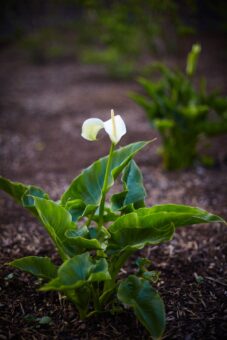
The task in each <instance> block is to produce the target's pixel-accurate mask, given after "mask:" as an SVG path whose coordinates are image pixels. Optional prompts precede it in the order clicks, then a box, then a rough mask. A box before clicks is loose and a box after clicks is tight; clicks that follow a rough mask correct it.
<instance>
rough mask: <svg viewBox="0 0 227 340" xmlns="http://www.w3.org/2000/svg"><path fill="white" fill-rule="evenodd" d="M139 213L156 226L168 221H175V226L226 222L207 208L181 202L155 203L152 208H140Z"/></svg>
mask: <svg viewBox="0 0 227 340" xmlns="http://www.w3.org/2000/svg"><path fill="white" fill-rule="evenodd" d="M137 213H138V216H140V217H145V216H147V217H148V219H150V220H151V221H152V222H153V225H154V226H156V227H159V226H161V225H166V224H168V223H173V224H174V226H175V227H183V226H186V225H189V224H198V223H210V222H222V223H226V222H225V221H224V220H223V219H222V218H221V217H219V216H217V215H213V214H211V213H209V212H207V211H206V210H203V209H200V208H196V207H191V206H188V205H180V204H179V205H178V204H160V205H154V206H153V207H151V208H141V209H138V210H137Z"/></svg>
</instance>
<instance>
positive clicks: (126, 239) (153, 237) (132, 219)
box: [107, 212, 174, 252]
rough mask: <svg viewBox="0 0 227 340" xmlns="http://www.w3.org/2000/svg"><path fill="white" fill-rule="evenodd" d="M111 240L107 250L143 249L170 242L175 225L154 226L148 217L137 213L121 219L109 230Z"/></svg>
mask: <svg viewBox="0 0 227 340" xmlns="http://www.w3.org/2000/svg"><path fill="white" fill-rule="evenodd" d="M108 231H109V233H110V235H111V238H110V240H109V245H108V248H107V250H108V251H110V252H112V251H114V252H115V251H122V250H126V249H127V250H136V249H142V248H143V247H145V245H153V244H159V243H162V242H164V241H168V240H170V239H171V238H172V235H173V233H174V225H173V223H165V224H162V223H160V224H159V225H157V224H154V223H153V221H152V219H151V218H150V217H149V216H148V218H147V216H145V217H141V216H139V215H138V214H137V212H133V213H130V214H127V215H125V216H122V217H119V218H118V219H117V220H116V221H115V222H114V223H113V224H112V225H111V226H110V227H109V229H108Z"/></svg>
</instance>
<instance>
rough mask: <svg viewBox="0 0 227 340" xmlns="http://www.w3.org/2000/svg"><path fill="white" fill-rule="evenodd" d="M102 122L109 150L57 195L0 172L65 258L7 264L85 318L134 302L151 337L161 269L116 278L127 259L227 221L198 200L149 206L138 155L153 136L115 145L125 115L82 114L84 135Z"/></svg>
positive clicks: (145, 263)
mask: <svg viewBox="0 0 227 340" xmlns="http://www.w3.org/2000/svg"><path fill="white" fill-rule="evenodd" d="M102 128H104V130H105V131H106V132H107V134H108V135H109V137H110V140H111V146H110V152H109V155H108V156H106V157H103V158H101V159H98V160H97V161H96V162H94V163H93V164H91V165H90V166H89V167H88V168H87V169H85V170H83V171H82V172H81V173H80V174H79V175H78V176H77V177H76V178H75V179H74V180H73V181H72V183H71V184H70V185H69V187H68V188H67V189H66V191H65V192H64V193H63V194H62V196H61V197H60V199H59V200H58V201H53V200H52V199H51V198H50V196H49V195H48V194H47V193H46V192H44V191H43V190H42V189H41V188H38V187H35V186H32V185H24V184H21V183H18V182H12V181H10V180H9V179H6V178H3V177H0V189H2V190H4V191H5V192H6V193H8V194H9V195H11V196H12V197H13V198H14V199H15V200H16V201H17V203H19V204H20V205H22V206H23V207H25V208H26V209H28V210H29V211H30V212H31V213H32V214H33V215H34V216H35V217H37V219H38V221H39V222H41V223H42V224H43V226H44V228H45V230H46V232H47V234H48V235H49V236H50V238H51V240H52V242H53V244H54V246H55V248H56V250H57V252H58V253H59V257H60V259H61V263H60V265H56V264H55V263H54V262H53V261H52V259H51V258H48V257H41V256H26V257H23V258H19V259H15V260H14V261H12V262H10V263H8V265H10V266H13V267H15V268H17V269H21V270H24V271H26V272H28V273H30V274H33V275H35V276H37V277H39V278H41V279H42V280H43V284H42V286H41V287H40V290H41V291H51V290H52V291H59V292H60V293H61V294H62V295H64V296H66V297H68V299H70V300H71V301H72V303H73V304H75V306H76V308H77V310H78V312H79V316H80V318H81V319H83V318H86V317H91V316H92V315H94V314H101V313H103V312H107V311H108V310H110V311H112V312H113V311H115V312H116V301H118V303H119V307H120V306H121V307H123V306H126V305H127V306H129V307H131V308H132V310H133V311H134V313H135V315H136V317H137V318H138V320H139V321H140V322H141V324H142V325H143V326H144V327H145V328H146V329H147V331H148V332H149V333H150V335H151V337H152V338H153V339H160V338H161V337H162V334H163V333H164V330H165V324H166V318H165V306H164V302H163V300H162V298H161V297H160V295H159V293H158V292H157V290H156V289H155V283H156V280H157V277H158V275H157V273H155V272H154V271H153V270H152V267H151V263H150V260H149V259H145V258H141V259H138V260H137V262H136V263H137V266H138V270H137V271H135V272H134V273H133V274H130V275H128V276H127V275H125V277H124V278H122V276H121V277H119V275H118V274H119V272H120V270H121V268H122V267H123V266H124V264H125V262H126V261H127V259H128V258H129V257H130V256H131V255H132V254H133V253H134V252H136V251H137V250H141V249H143V248H144V247H145V246H149V247H152V246H157V245H158V244H161V243H163V242H168V241H169V240H171V239H172V237H173V235H174V231H175V229H176V228H179V227H183V226H186V225H189V224H197V223H210V222H222V223H225V221H224V220H223V219H222V218H221V217H219V216H217V215H213V214H211V213H209V212H207V211H205V210H202V209H200V208H197V207H191V206H186V205H176V204H158V205H154V206H152V207H146V205H145V197H146V191H145V188H144V186H143V177H142V174H141V172H140V169H139V167H138V165H137V164H136V162H135V161H134V160H133V158H134V156H135V155H136V154H137V153H138V152H139V151H140V150H142V149H143V148H144V147H146V146H147V145H148V144H149V142H143V141H140V142H136V143H132V144H129V145H127V146H124V147H121V148H118V149H115V147H116V144H117V143H119V141H120V139H121V138H122V136H123V135H124V134H125V133H126V126H125V123H124V121H123V119H122V118H121V116H119V115H117V116H115V115H114V112H113V110H112V111H111V118H110V119H109V120H107V121H102V120H101V119H99V118H90V119H87V120H85V122H84V123H83V126H82V136H83V137H84V138H85V139H87V140H89V141H94V140H96V138H97V134H98V132H99V131H100V130H101V129H102ZM120 174H121V181H122V187H123V188H122V191H120V192H116V193H115V194H113V195H112V197H110V199H109V201H108V202H107V199H106V194H107V192H108V191H109V190H110V188H111V187H112V186H113V185H114V182H115V180H116V179H117V177H119V175H120Z"/></svg>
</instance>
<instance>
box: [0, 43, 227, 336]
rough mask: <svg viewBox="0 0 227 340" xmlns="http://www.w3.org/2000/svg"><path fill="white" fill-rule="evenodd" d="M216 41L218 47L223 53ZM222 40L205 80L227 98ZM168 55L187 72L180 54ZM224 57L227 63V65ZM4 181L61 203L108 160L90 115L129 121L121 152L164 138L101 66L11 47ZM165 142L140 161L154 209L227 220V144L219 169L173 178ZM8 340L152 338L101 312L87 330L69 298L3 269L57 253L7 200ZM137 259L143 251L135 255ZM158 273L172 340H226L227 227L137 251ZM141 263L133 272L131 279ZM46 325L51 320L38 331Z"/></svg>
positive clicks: (1, 325)
mask: <svg viewBox="0 0 227 340" xmlns="http://www.w3.org/2000/svg"><path fill="white" fill-rule="evenodd" d="M215 44H216V45H215ZM221 46H222V45H220V46H218V45H217V43H216V40H215V39H210V40H209V39H208V40H206V41H205V42H204V46H203V47H204V49H203V51H204V52H203V54H204V55H206V56H207V57H206V58H205V62H203V63H201V64H200V68H199V72H200V73H205V74H206V75H207V76H209V79H210V80H211V82H212V84H210V85H209V87H210V88H214V87H216V86H219V87H220V88H221V89H222V91H223V92H224V91H226V90H227V83H226V78H227V77H226V76H227V68H226V62H225V61H226V59H224V57H223V53H221V51H220V47H221ZM188 50H189V43H188V45H187V44H186V45H185V47H184V48H182V50H181V52H180V53H179V55H178V56H175V57H174V58H173V59H171V58H169V59H168V62H169V63H170V64H171V63H172V64H176V63H179V64H180V65H182V64H183V62H182V56H183V55H185V51H188ZM225 58H226V56H225ZM0 62H1V66H0V81H1V93H0V110H1V115H0V159H1V163H0V167H1V169H0V174H1V175H3V176H6V177H8V178H10V179H12V180H17V181H20V182H24V183H27V184H33V185H38V186H40V187H42V188H44V189H45V191H47V192H48V193H50V196H51V197H52V198H53V199H57V198H58V197H59V195H60V194H61V193H62V192H63V190H64V189H65V188H66V187H67V185H68V184H69V183H70V182H71V180H72V179H73V178H74V177H75V176H76V175H77V174H78V173H79V171H80V170H81V169H82V168H84V167H86V166H88V165H89V164H90V163H91V162H92V161H94V160H96V159H97V157H99V156H103V155H105V154H106V153H107V151H108V145H109V143H108V138H107V137H106V136H104V135H103V136H101V141H99V142H97V143H89V142H87V141H85V140H83V139H82V138H81V136H80V130H81V125H82V123H83V121H84V120H85V119H87V118H89V117H99V118H102V119H108V118H109V114H110V109H111V108H113V109H115V112H116V113H117V114H122V116H123V117H124V119H125V121H126V125H127V129H128V133H127V135H126V136H125V137H124V138H123V140H122V143H121V144H122V145H123V144H127V143H129V142H134V141H137V140H148V139H152V138H153V137H158V135H157V134H156V132H155V131H154V130H152V129H151V128H150V126H149V123H148V121H147V119H146V116H145V114H144V112H143V111H142V110H141V109H140V108H138V107H137V105H136V104H134V103H133V102H132V101H131V100H130V99H129V98H128V96H127V95H128V92H129V91H132V90H135V89H137V85H136V83H135V82H132V81H127V82H126V81H125V82H120V81H113V80H111V79H109V78H108V76H107V75H106V74H105V72H104V71H103V69H102V68H99V67H95V66H85V65H79V64H78V63H75V62H73V61H68V62H62V63H51V64H46V65H39V66H35V65H32V64H29V63H27V62H25V60H24V58H23V56H19V55H15V54H14V50H4V51H3V52H2V53H1V55H0ZM158 145H160V140H159V137H158V140H157V142H155V143H154V144H153V145H151V146H149V147H147V148H146V149H145V150H144V152H143V153H141V154H140V155H138V156H137V162H138V164H139V165H140V166H141V169H142V171H143V175H144V182H145V187H146V189H147V192H148V196H147V203H148V204H150V205H152V204H158V203H167V202H171V203H184V204H191V205H194V206H199V207H201V208H205V209H207V210H209V211H210V212H213V213H216V214H220V215H221V216H222V217H224V218H227V194H226V187H227V176H226V170H227V149H226V145H227V138H226V136H222V137H220V138H216V139H214V140H212V145H213V146H212V148H211V153H212V154H213V155H215V159H216V163H215V165H214V166H213V167H212V168H209V169H208V168H204V167H202V166H200V165H199V164H197V165H196V166H195V167H193V168H191V169H189V170H187V171H182V172H173V173H167V172H165V171H164V170H163V169H162V164H161V159H160V158H159V156H157V155H156V152H155V151H156V149H157V147H158ZM0 213H1V227H0V228H1V229H0V230H1V233H0V255H1V257H0V264H1V268H0V272H1V276H0V339H3V340H4V339H26V340H27V339H34V340H35V339H40V340H41V339H70V340H71V339H112V338H114V337H118V338H119V339H148V338H149V336H148V334H147V332H146V331H145V330H144V329H143V327H142V326H141V325H140V324H139V323H138V322H137V321H136V319H135V317H134V315H133V313H132V312H131V311H130V310H127V311H125V312H123V313H121V314H119V315H111V314H106V315H105V314H104V315H100V316H99V317H95V318H93V319H89V320H86V321H79V319H78V314H77V312H76V310H75V308H74V307H73V305H71V304H70V303H69V302H68V301H66V300H65V299H63V298H61V296H60V295H58V294H57V293H41V292H38V291H37V290H36V289H37V288H38V285H39V282H38V281H37V280H36V279H35V278H33V277H31V276H30V275H27V274H25V273H21V272H19V271H17V270H13V269H12V268H10V267H7V266H5V263H7V262H9V261H10V260H12V259H15V258H19V257H22V256H27V255H40V256H43V255H48V256H51V257H52V258H53V259H55V258H56V253H55V250H54V248H53V246H52V245H51V243H50V241H49V240H48V238H47V235H46V233H45V231H44V230H43V229H42V227H41V226H40V225H38V223H37V222H36V221H35V220H34V219H33V217H31V216H30V215H29V214H28V213H26V211H24V210H23V209H22V208H20V207H18V206H17V205H16V204H15V203H14V202H13V201H12V200H11V198H9V197H8V196H7V195H5V194H3V193H1V196H0ZM138 255H139V254H138ZM140 255H143V256H147V257H149V258H150V259H151V260H152V264H153V268H154V269H156V270H159V271H160V272H161V276H160V281H159V283H158V284H157V289H158V290H159V292H160V294H161V295H162V297H163V299H164V301H165V304H166V310H167V328H166V333H165V336H164V338H165V339H185V340H192V339H193V340H194V339H206V340H209V339H212V340H213V339H224V338H225V337H226V336H227V280H226V278H227V267H226V257H227V228H226V227H225V226H223V225H220V224H218V223H213V224H210V225H207V226H203V225H200V226H195V227H188V228H184V229H181V230H178V231H177V232H176V235H175V237H174V239H173V240H172V241H171V242H168V243H166V244H165V245H161V246H159V247H150V248H147V249H145V250H144V251H143V252H140ZM134 260H135V258H132V259H131V261H130V262H129V263H128V265H127V267H126V268H125V269H126V270H127V271H128V272H133V270H134V268H135V266H134ZM44 316H48V317H50V318H51V322H48V323H47V324H42V322H41V321H40V318H42V317H44Z"/></svg>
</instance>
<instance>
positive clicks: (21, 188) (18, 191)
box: [0, 177, 49, 215]
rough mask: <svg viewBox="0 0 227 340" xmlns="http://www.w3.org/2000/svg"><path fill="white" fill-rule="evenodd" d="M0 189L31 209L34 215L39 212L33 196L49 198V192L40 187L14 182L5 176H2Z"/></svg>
mask: <svg viewBox="0 0 227 340" xmlns="http://www.w3.org/2000/svg"><path fill="white" fill-rule="evenodd" d="M0 189H1V190H4V191H5V192H6V193H7V194H9V195H10V196H11V197H13V198H14V199H15V201H16V202H17V203H19V204H21V205H22V206H23V207H25V208H27V209H28V210H30V211H31V212H32V213H33V214H34V215H37V212H36V209H35V207H34V199H33V196H35V197H40V198H45V199H48V198H49V196H48V194H46V193H45V192H44V191H43V190H42V189H40V188H39V187H36V186H33V185H24V184H22V183H18V182H12V181H10V180H9V179H7V178H4V177H0Z"/></svg>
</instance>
